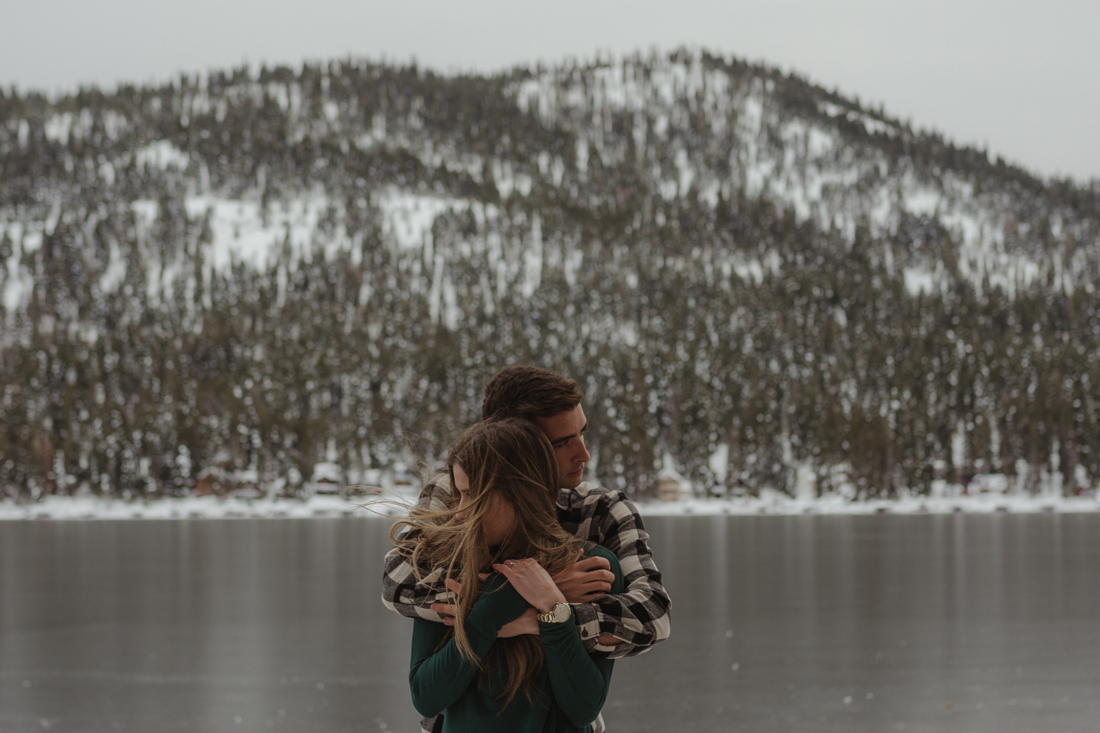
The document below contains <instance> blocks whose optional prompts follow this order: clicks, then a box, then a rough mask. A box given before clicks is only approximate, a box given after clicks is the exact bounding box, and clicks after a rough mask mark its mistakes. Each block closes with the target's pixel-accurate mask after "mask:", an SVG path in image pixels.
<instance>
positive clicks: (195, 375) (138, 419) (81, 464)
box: [0, 51, 1100, 498]
mask: <svg viewBox="0 0 1100 733" xmlns="http://www.w3.org/2000/svg"><path fill="white" fill-rule="evenodd" d="M1098 286H1100V182H1096V183H1093V184H1092V185H1091V186H1080V185H1075V184H1073V183H1071V182H1067V181H1044V180H1040V179H1039V178H1036V177H1035V176H1033V175H1031V174H1029V173H1028V172H1026V171H1024V170H1021V169H1019V168H1016V167H1013V166H1011V165H1008V164H1006V163H1005V162H1004V161H1002V160H1000V159H999V158H997V159H993V158H992V157H991V156H990V155H989V154H988V153H986V152H984V151H979V150H975V149H972V148H966V147H959V146H956V145H954V144H952V143H951V142H950V141H948V140H946V139H945V138H944V137H943V136H941V135H940V134H938V133H934V132H928V131H923V130H919V129H916V128H914V127H913V126H912V125H910V124H909V123H906V122H902V121H899V120H897V119H894V118H892V117H890V116H889V115H888V114H887V113H886V112H884V111H883V110H876V109H867V108H865V107H863V106H861V105H860V104H859V103H858V102H857V101H854V100H852V99H848V98H845V97H843V96H841V95H839V94H838V93H835V92H830V91H828V90H825V89H822V88H820V87H817V86H814V85H812V84H810V83H808V82H806V81H805V80H803V79H801V78H799V77H797V76H792V75H784V74H781V73H779V72H777V71H775V70H773V69H770V68H766V67H762V66H757V65H751V64H747V63H744V62H741V61H739V60H736V59H729V58H723V57H716V56H711V55H708V54H706V53H704V52H688V51H679V52H676V53H673V54H671V55H651V56H636V57H632V58H622V59H619V58H617V59H597V60H595V61H591V62H583V63H582V62H574V63H566V64H563V65H560V66H556V67H553V68H541V67H540V68H517V69H513V70H511V71H507V72H503V73H500V74H497V75H493V76H462V75H459V76H455V75H443V74H439V73H437V72H433V71H431V70H429V69H423V68H418V67H415V66H402V65H394V64H385V63H375V62H365V61H338V62H333V63H329V64H325V65H306V66H304V67H302V68H300V69H288V68H282V67H280V68H263V69H260V70H258V71H257V70H248V69H238V70H234V71H230V72H226V73H214V74H209V75H204V76H201V77H195V76H184V77H181V78H179V79H176V80H174V81H172V82H171V83H165V84H163V85H159V86H157V85H149V86H143V87H138V86H122V87H119V88H118V89H115V90H112V91H103V90H98V89H82V90H80V91H77V92H75V93H72V94H69V95H66V96H60V97H57V98H50V97H47V96H44V95H41V94H36V93H30V92H25V91H19V90H5V91H0V294H2V299H0V324H2V326H0V328H2V330H0V384H2V388H0V389H2V395H0V492H7V493H8V494H9V495H15V496H20V497H24V498H33V497H37V496H40V495H42V494H43V493H54V492H57V493H73V492H79V491H92V492H95V493H102V494H112V495H121V496H142V495H145V496H150V495H163V494H179V493H186V492H190V491H192V490H193V489H194V486H195V482H196V478H197V477H198V475H199V473H200V472H201V471H202V470H203V469H204V468H206V467H211V466H220V467H221V468H222V469H224V470H227V471H235V470H245V469H248V470H250V471H252V472H255V474H256V475H258V476H259V478H260V480H261V481H262V482H265V483H266V482H271V481H274V480H276V479H279V480H280V482H282V481H286V483H287V486H288V487H289V489H288V490H292V489H293V487H294V486H295V485H296V484H297V483H299V482H301V481H304V480H308V478H309V476H310V473H311V471H312V470H313V466H314V464H315V463H316V462H318V461H321V460H325V459H328V460H333V461H335V462H337V463H338V464H339V465H341V466H342V467H343V468H344V469H345V470H346V471H347V472H348V473H349V477H350V478H351V479H352V480H355V478H356V477H360V476H362V475H363V473H362V472H363V471H364V470H365V469H370V468H375V469H386V468H389V467H391V466H392V465H393V464H394V463H395V462H398V461H409V460H410V459H412V458H423V459H426V460H428V461H434V460H437V459H438V458H439V457H440V456H441V455H442V454H443V451H444V450H445V446H446V444H447V442H448V441H449V440H450V439H451V438H453V437H454V435H455V434H456V431H457V430H458V429H459V428H460V427H462V426H464V425H465V424H467V423H469V422H470V421H472V420H473V419H475V418H476V416H477V414H478V407H479V401H480V391H481V387H482V385H483V384H484V382H485V380H487V379H488V377H489V376H491V375H492V373H493V372H494V371H495V370H496V369H498V368H500V367H501V366H504V365H507V364H510V363H515V362H534V363H538V364H541V365H545V366H548V367H551V368H554V369H557V370H560V371H562V372H564V373H565V374H568V375H570V376H574V377H576V378H577V379H578V380H579V381H580V382H581V384H582V387H583V388H584V389H585V391H586V393H587V402H586V412H587V414H588V417H589V420H590V423H591V439H590V447H591V448H592V453H593V466H594V473H595V476H596V478H598V480H599V481H600V482H601V483H602V484H604V485H606V486H610V487H621V488H624V489H627V490H628V491H631V492H633V493H635V494H637V495H645V494H648V493H649V492H651V491H652V490H653V485H654V480H655V476H656V473H657V471H658V469H659V468H660V466H661V464H662V462H666V463H668V462H671V463H672V464H674V467H675V469H676V470H678V471H679V472H680V473H681V474H683V475H684V476H685V477H688V478H690V479H692V481H693V482H694V485H695V486H696V488H697V490H698V491H700V492H705V493H717V494H724V493H727V492H749V493H755V492H757V491H759V490H760V489H761V488H763V487H774V488H778V489H780V490H784V491H793V490H794V486H795V477H796V475H800V476H802V477H803V479H802V481H803V482H805V478H806V477H807V476H812V477H813V481H812V486H813V487H815V489H814V490H816V491H818V492H829V491H842V492H845V493H847V494H851V495H853V496H856V495H858V496H864V497H866V496H885V495H893V494H895V493H896V492H899V491H918V492H923V491H928V490H930V487H932V485H933V482H934V480H935V479H937V478H940V479H946V480H949V481H961V480H965V479H967V478H968V477H969V476H970V475H971V474H973V473H983V472H984V473H1004V474H1007V475H1008V476H1009V477H1010V480H1011V482H1012V485H1013V486H1015V487H1016V488H1018V489H1019V490H1025V491H1037V490H1039V489H1040V487H1041V486H1043V487H1046V488H1047V490H1055V491H1058V490H1062V491H1066V492H1069V491H1072V490H1074V489H1076V488H1078V487H1092V486H1093V485H1094V484H1096V483H1097V481H1098V479H1100V412H1098V408H1100V388H1098V386H1100V362H1098V359H1097V356H1098V355H1100V313H1098V305H1100V303H1098V295H1097V288H1098ZM669 467H672V466H669ZM1051 487H1053V488H1051Z"/></svg>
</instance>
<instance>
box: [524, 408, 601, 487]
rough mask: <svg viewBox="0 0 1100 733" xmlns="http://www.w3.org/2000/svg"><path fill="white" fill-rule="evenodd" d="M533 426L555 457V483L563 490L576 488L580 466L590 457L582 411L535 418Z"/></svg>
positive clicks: (575, 410) (582, 472)
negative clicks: (543, 437) (552, 447)
mask: <svg viewBox="0 0 1100 733" xmlns="http://www.w3.org/2000/svg"><path fill="white" fill-rule="evenodd" d="M534 423H535V425H537V426H538V427H539V429H540V430H542V432H544V433H546V437H547V438H549V439H550V444H551V445H553V446H554V455H556V456H557V458H558V476H559V481H558V483H560V484H561V485H562V487H563V488H566V489H573V488H576V486H577V484H579V483H580V482H581V481H583V480H584V464H586V463H588V461H589V459H590V458H592V456H591V455H589V453H588V450H587V449H586V448H585V447H584V434H585V433H586V432H588V420H586V419H585V417H584V410H582V409H581V406H580V405H577V406H576V407H574V408H573V409H572V410H566V411H565V412H559V413H558V414H557V415H551V416H550V417H536V418H535V419H534Z"/></svg>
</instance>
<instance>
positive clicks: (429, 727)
mask: <svg viewBox="0 0 1100 733" xmlns="http://www.w3.org/2000/svg"><path fill="white" fill-rule="evenodd" d="M582 398H583V395H582V393H581V391H580V388H579V387H578V385H577V383H576V382H575V381H573V380H571V379H566V378H565V377H562V376H561V375H559V374H556V373H555V372H552V371H549V370H546V369H540V368H537V367H527V366H515V367H508V368H506V369H503V370H502V371H500V372H498V373H497V374H496V376H494V377H493V378H492V379H491V380H490V381H489V384H488V385H486V387H485V398H484V401H483V402H482V408H481V414H482V420H483V421H482V422H480V423H477V424H476V425H474V426H473V427H471V428H469V429H468V430H467V431H465V432H464V433H463V434H462V435H461V436H460V437H459V438H458V440H457V441H456V442H455V443H454V444H453V446H452V447H451V449H450V452H449V454H448V457H447V464H446V472H445V473H444V474H443V475H441V476H439V477H436V478H435V479H433V480H432V481H431V482H430V483H429V484H428V485H427V486H426V487H425V488H424V491H423V492H422V493H421V496H420V501H419V503H418V504H417V506H416V508H415V509H413V511H412V512H410V514H409V517H408V519H403V520H401V521H399V522H397V524H395V525H394V528H393V530H392V531H391V533H390V535H391V539H392V540H393V542H394V545H395V548H394V549H393V550H391V551H390V552H389V554H387V555H386V566H385V574H384V577H383V593H382V598H383V601H384V603H385V604H386V606H387V607H389V608H390V609H392V610H394V611H397V612H398V613H401V614H403V615H405V616H409V617H412V618H413V619H415V620H414V622H413V623H414V629H413V644H412V663H411V665H410V671H409V686H410V688H411V690H412V697H413V705H414V706H415V707H416V709H417V710H418V711H419V712H420V713H421V714H422V715H424V716H426V717H425V719H424V720H423V721H422V723H421V726H422V728H423V730H424V731H426V732H427V733H440V732H443V731H445V732H446V733H465V732H477V733H483V732H491V731H501V732H504V731H507V732H508V733H527V732H530V733H565V732H567V731H568V732H569V733H573V732H576V733H581V732H582V731H583V732H584V733H588V732H589V731H591V733H601V732H602V731H603V720H602V718H601V717H600V710H601V708H602V707H603V703H604V700H605V699H606V697H607V691H608V687H609V685H610V681H611V669H612V666H613V665H614V661H613V660H614V659H617V658H620V657H627V656H634V655H636V654H640V653H642V652H644V651H646V650H647V649H649V648H650V647H652V646H653V645H654V644H657V643H658V642H661V641H664V640H665V639H666V638H668V634H669V598H668V594H667V593H666V592H665V589H664V587H663V586H662V585H661V574H660V572H659V571H658V570H657V566H656V565H654V563H653V558H652V557H651V555H650V552H649V543H648V539H649V536H648V535H647V534H646V532H645V529H644V528H643V526H642V521H641V517H639V515H638V511H637V509H636V508H635V507H634V505H633V504H631V502H630V501H629V500H628V499H626V498H625V496H624V495H623V494H622V493H621V492H619V491H605V490H602V489H598V488H596V487H594V486H592V485H591V484H589V483H587V482H585V481H584V464H585V463H586V462H587V461H588V460H589V458H590V456H589V454H588V451H587V450H586V449H585V439H584V436H585V432H586V430H587V428H588V423H587V421H586V420H585V416H584V410H583V408H582V407H581V399H582Z"/></svg>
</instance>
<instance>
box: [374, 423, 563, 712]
mask: <svg viewBox="0 0 1100 733" xmlns="http://www.w3.org/2000/svg"><path fill="white" fill-rule="evenodd" d="M456 465H458V466H461V467H462V470H463V471H464V472H465V473H466V475H467V476H468V477H469V479H470V490H469V493H468V495H467V502H466V504H465V505H464V506H463V507H462V514H463V515H465V518H464V519H459V518H458V516H457V515H458V514H459V509H458V501H459V497H458V491H457V489H456V488H455V483H454V467H455V466H456ZM447 473H448V475H449V477H450V481H451V498H452V508H450V509H446V510H444V511H430V510H427V509H424V508H421V507H417V508H415V509H413V510H412V512H410V514H409V517H408V519H402V520H400V521H398V522H397V523H396V524H395V525H394V526H393V528H392V529H391V530H390V539H391V541H393V543H394V544H395V545H396V546H397V547H398V548H399V550H400V551H401V552H402V553H403V554H405V555H406V556H407V557H409V558H410V560H411V564H412V566H413V567H414V568H416V573H417V578H418V580H422V579H423V577H424V575H425V574H426V573H427V572H429V571H434V570H436V569H439V568H442V571H443V572H442V575H443V577H444V578H453V579H454V580H457V581H458V582H459V583H461V584H462V588H461V590H460V591H459V592H458V593H457V594H456V596H457V597H456V599H455V602H454V603H455V625H454V638H455V643H456V644H457V645H458V649H459V650H460V652H461V653H462V654H463V656H465V657H466V658H468V659H470V660H471V661H477V658H476V656H475V654H474V650H473V647H472V646H471V645H470V641H469V639H468V637H467V636H466V632H465V629H464V628H463V624H462V621H463V620H464V619H465V618H466V615H467V614H468V613H469V612H470V609H471V608H473V605H474V603H475V602H476V601H477V598H478V595H479V585H480V582H479V580H478V577H477V576H478V573H486V572H488V573H491V572H493V568H492V565H493V563H499V562H503V561H504V560H508V559H517V560H518V559H521V558H534V559H535V560H536V561H537V562H538V563H539V565H542V566H543V567H544V568H546V570H547V571H548V572H549V573H550V574H551V575H553V574H555V573H558V572H560V571H562V570H565V569H566V568H568V567H570V566H571V565H572V564H573V563H574V562H575V561H576V560H577V559H578V556H579V555H580V553H581V543H580V541H579V540H578V539H577V538H576V537H574V536H572V535H571V534H569V533H568V532H566V531H565V530H564V529H562V528H561V525H560V524H559V523H558V516H557V510H556V502H557V496H558V490H559V489H558V463H557V459H556V458H555V456H554V448H553V446H551V445H550V441H549V440H548V439H547V438H546V436H545V435H544V434H543V433H542V431H541V430H539V429H538V428H537V427H536V426H535V425H534V424H532V423H530V422H528V421H527V420H519V419H507V420H493V421H489V422H482V423H477V424H475V425H474V426H472V427H471V428H469V429H468V430H466V431H465V432H464V433H463V434H462V435H461V436H460V437H459V438H458V440H456V441H455V443H454V445H453V446H452V447H451V450H450V453H449V454H448V457H447ZM493 497H499V499H498V500H503V501H507V502H508V503H509V504H511V506H512V508H513V509H514V510H515V523H514V525H513V526H512V531H511V532H510V533H509V534H508V536H507V537H505V538H504V540H503V541H502V542H501V543H500V545H498V546H497V547H493V548H490V547H489V546H488V544H487V543H486V541H485V536H484V533H483V531H482V521H483V520H484V518H485V515H486V513H487V512H488V511H489V510H490V508H491V507H492V506H493V504H494V501H493ZM405 528H407V530H406V529H405ZM501 654H503V655H504V658H505V659H506V660H507V665H508V682H507V685H506V687H505V690H504V693H503V695H502V697H503V698H504V699H505V705H507V704H508V703H510V702H511V701H512V699H513V698H514V697H515V696H516V693H517V692H519V690H520V689H525V690H526V692H527V696H528V698H529V699H530V698H531V697H532V695H533V690H534V681H535V677H536V675H537V674H538V672H539V670H540V669H541V667H542V663H543V652H542V645H541V644H540V643H539V641H538V639H535V638H533V637H532V636H530V635H522V636H517V637H512V638H508V639H498V640H497V641H496V642H495V643H494V644H493V648H492V650H491V651H490V653H489V655H488V656H486V658H485V660H484V661H483V662H482V664H481V667H482V673H483V674H484V672H485V670H486V669H488V667H489V666H490V665H491V664H492V660H493V658H495V657H498V656H499V655H501Z"/></svg>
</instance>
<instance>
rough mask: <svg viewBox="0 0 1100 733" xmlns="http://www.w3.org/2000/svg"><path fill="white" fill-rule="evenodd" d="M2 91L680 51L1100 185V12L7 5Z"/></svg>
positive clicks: (762, 6)
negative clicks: (358, 63)
mask: <svg viewBox="0 0 1100 733" xmlns="http://www.w3.org/2000/svg"><path fill="white" fill-rule="evenodd" d="M0 18H3V19H4V20H3V25H2V27H0V84H2V85H3V86H5V87H7V86H9V85H12V84H15V85H16V86H18V88H19V89H22V90H26V89H30V88H35V89H42V90H46V91H51V92H54V91H61V90H67V89H72V88H75V86H76V85H77V84H79V83H81V82H95V83H98V84H100V85H106V86H110V85H113V84H114V83H115V82H118V81H137V82H141V81H149V80H162V79H165V78H167V77H169V76H171V75H173V74H175V73H176V72H179V71H184V70H186V71H190V72H196V71H205V70H208V69H212V68H225V67H230V66H233V65H236V64H239V63H241V62H242V61H249V62H252V63H258V62H268V63H288V64H292V65H293V64H298V63H300V62H301V61H302V60H303V59H311V60H318V59H330V58H339V57H344V56H347V55H353V56H366V57H370V58H375V59H378V58H382V57H385V58H389V59H395V60H401V61H405V60H408V59H410V58H414V57H415V58H416V59H417V60H418V61H419V62H420V63H421V64H423V65H426V66H431V67H435V68H438V69H440V70H456V69H467V70H469V69H475V70H495V69H499V68H503V67H508V66H511V65H514V64H518V63H526V62H531V61H535V60H540V59H541V60H544V61H547V62H551V63H553V62H556V61H560V60H561V59H563V58H565V57H567V56H576V57H580V58H590V57H592V56H593V55H594V53H595V52H596V51H597V50H603V51H614V52H630V51H634V50H638V49H641V50H647V49H649V48H652V47H658V48H660V49H662V50H666V49H671V48H675V47H677V46H679V45H688V46H692V47H705V48H708V49H710V50H712V51H715V52H720V53H724V54H735V55H737V56H739V57H742V58H747V59H749V60H763V61H767V62H768V63H770V64H772V65H776V66H779V67H780V68H782V69H784V70H794V71H797V72H799V73H801V74H803V75H806V76H808V77H809V78H810V79H811V80H812V81H814V82H816V83H819V84H822V85H824V86H826V87H829V88H832V87H836V88H838V89H839V90H840V91H841V92H843V93H845V94H848V95H858V96H859V98H860V99H861V100H862V101H864V102H870V103H878V102H882V103H884V104H885V106H886V111H887V112H888V113H890V114H892V115H895V116H898V117H901V118H903V119H909V120H911V121H912V122H913V123H914V124H915V125H916V126H917V127H926V128H935V129H937V130H940V131H942V132H943V133H945V134H946V135H947V137H949V138H950V139H953V140H955V141H956V142H959V143H973V144H977V145H979V146H988V148H989V149H990V150H991V151H992V152H993V153H995V154H1000V155H1003V156H1004V157H1005V158H1006V159H1007V160H1010V161H1012V162H1016V163H1018V164H1020V165H1023V166H1024V167H1026V168H1029V169H1030V170H1032V171H1034V172H1036V173H1038V174H1040V175H1044V176H1048V175H1052V174H1059V175H1070V176H1073V177H1074V178H1077V179H1078V180H1088V179H1091V178H1098V179H1100V135H1098V134H1097V130H1098V129H1100V124H1098V122H1100V83H1098V81H1097V80H1098V79H1100V41H1098V40H1097V34H1098V31H1100V3H1098V2H1095V0H1049V2H1046V3H1036V2H1023V1H1022V0H997V1H994V0H953V1H952V2H948V1H947V0H909V1H908V2H897V1H895V0H725V1H719V0H676V2H670V1H667V0H666V2H661V3H657V2H652V1H651V0H632V1H631V2H626V1H625V0H611V1H607V2H599V1H598V0H597V1H595V2H593V1H592V0H589V1H588V2H579V1H578V0H558V1H557V2H553V3H549V2H541V3H535V2H529V1H528V0H468V1H467V2H456V1H455V0H404V1H403V2H387V3H379V2H353V1H352V0H311V2H303V1H301V0H299V1H298V2H287V0H262V1H261V0H217V1H215V0H189V1H188V2H172V3H164V2H156V1H155V0H154V1H153V2H150V0H0Z"/></svg>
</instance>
